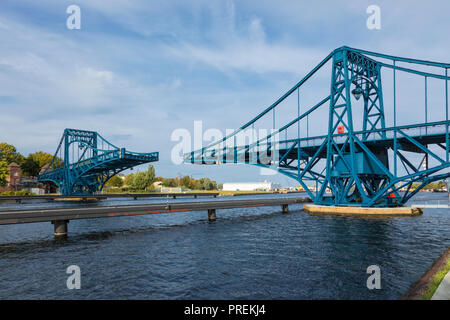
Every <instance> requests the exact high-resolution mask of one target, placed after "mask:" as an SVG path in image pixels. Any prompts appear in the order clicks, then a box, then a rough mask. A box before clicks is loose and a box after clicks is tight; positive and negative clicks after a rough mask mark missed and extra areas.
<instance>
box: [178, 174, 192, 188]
mask: <svg viewBox="0 0 450 320" xmlns="http://www.w3.org/2000/svg"><path fill="white" fill-rule="evenodd" d="M181 186H183V187H185V188H188V189H194V187H195V183H194V179H192V178H191V177H189V176H184V177H183V178H181Z"/></svg>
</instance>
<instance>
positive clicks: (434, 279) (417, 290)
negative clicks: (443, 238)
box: [401, 247, 450, 300]
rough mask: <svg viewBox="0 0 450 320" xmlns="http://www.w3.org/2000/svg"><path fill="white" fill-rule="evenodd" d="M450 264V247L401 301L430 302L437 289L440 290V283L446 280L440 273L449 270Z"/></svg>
mask: <svg viewBox="0 0 450 320" xmlns="http://www.w3.org/2000/svg"><path fill="white" fill-rule="evenodd" d="M449 264H450V247H448V248H447V249H446V250H445V251H444V253H442V255H441V256H440V257H439V258H438V259H437V260H436V261H435V262H434V263H433V265H432V266H431V267H430V268H429V269H428V270H427V271H426V272H425V273H424V274H423V275H422V276H421V277H420V279H419V280H417V281H416V282H415V283H414V284H413V285H412V286H411V287H410V289H409V290H408V292H407V293H405V294H404V295H403V296H402V297H401V300H430V299H431V298H432V297H433V295H434V293H435V291H436V289H437V288H438V286H439V284H440V282H441V281H442V279H443V278H444V276H445V274H446V273H447V272H450V271H447V272H446V273H444V274H443V275H442V277H441V276H440V275H439V273H442V271H443V270H445V269H446V268H448V265H449Z"/></svg>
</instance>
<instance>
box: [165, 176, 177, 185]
mask: <svg viewBox="0 0 450 320" xmlns="http://www.w3.org/2000/svg"><path fill="white" fill-rule="evenodd" d="M162 185H163V187H175V186H176V185H177V183H176V181H175V179H172V178H164V179H163V181H162Z"/></svg>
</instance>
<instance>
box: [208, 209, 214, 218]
mask: <svg viewBox="0 0 450 320" xmlns="http://www.w3.org/2000/svg"><path fill="white" fill-rule="evenodd" d="M208 220H209V221H216V209H208Z"/></svg>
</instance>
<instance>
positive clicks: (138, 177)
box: [106, 165, 221, 192]
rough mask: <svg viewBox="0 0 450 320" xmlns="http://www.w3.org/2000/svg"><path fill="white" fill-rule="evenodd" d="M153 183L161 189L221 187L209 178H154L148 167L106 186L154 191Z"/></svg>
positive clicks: (150, 168) (111, 181) (113, 180)
mask: <svg viewBox="0 0 450 320" xmlns="http://www.w3.org/2000/svg"><path fill="white" fill-rule="evenodd" d="M155 182H161V186H163V187H178V188H184V189H191V190H217V188H220V187H221V185H217V183H216V181H213V180H210V179H209V178H200V179H194V178H191V177H190V176H183V177H177V178H163V177H160V176H156V174H155V168H154V167H153V166H152V165H149V166H148V169H147V171H142V172H137V173H130V174H127V175H126V176H125V177H124V178H121V177H120V176H118V175H115V176H113V177H112V178H111V179H109V180H108V182H107V183H106V185H108V186H110V187H113V188H121V189H122V191H149V192H151V191H156V190H155V189H156V188H155V186H154V185H155Z"/></svg>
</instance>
